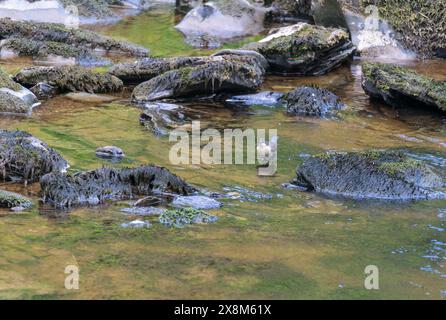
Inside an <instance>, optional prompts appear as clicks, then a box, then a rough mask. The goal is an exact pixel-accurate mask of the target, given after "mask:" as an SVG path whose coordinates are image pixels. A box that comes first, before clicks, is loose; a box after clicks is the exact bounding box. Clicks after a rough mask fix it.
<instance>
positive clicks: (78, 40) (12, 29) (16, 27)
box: [0, 18, 148, 64]
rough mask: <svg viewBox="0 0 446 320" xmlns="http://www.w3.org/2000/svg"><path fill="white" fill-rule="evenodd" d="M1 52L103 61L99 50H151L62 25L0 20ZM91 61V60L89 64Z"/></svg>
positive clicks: (133, 53)
mask: <svg viewBox="0 0 446 320" xmlns="http://www.w3.org/2000/svg"><path fill="white" fill-rule="evenodd" d="M0 40H6V41H4V42H3V43H2V44H3V45H4V46H5V47H3V46H2V51H4V50H6V51H10V52H11V51H12V52H13V53H15V54H18V55H31V56H40V57H42V56H62V57H64V58H67V57H72V58H74V59H76V60H80V61H82V60H83V59H86V60H87V62H88V60H92V61H95V60H99V61H100V60H101V57H99V56H98V55H97V51H98V49H99V50H103V51H105V52H114V53H119V54H122V55H128V56H135V57H145V56H147V55H148V50H147V49H145V48H143V47H140V46H137V45H134V44H131V43H127V42H123V41H117V40H114V39H112V38H109V37H105V36H102V35H99V34H97V33H95V32H92V31H88V30H84V29H76V28H67V27H65V26H64V25H62V24H55V23H39V22H30V21H18V20H11V19H9V18H2V19H0ZM87 64H88V63H87Z"/></svg>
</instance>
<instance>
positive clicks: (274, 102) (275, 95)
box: [226, 91, 284, 107]
mask: <svg viewBox="0 0 446 320" xmlns="http://www.w3.org/2000/svg"><path fill="white" fill-rule="evenodd" d="M283 97H284V94H283V93H281V92H273V91H264V92H259V93H255V94H246V95H241V96H233V97H231V98H229V99H227V100H226V102H227V103H229V104H234V105H243V106H263V107H280V106H282V105H283V101H282V98H283Z"/></svg>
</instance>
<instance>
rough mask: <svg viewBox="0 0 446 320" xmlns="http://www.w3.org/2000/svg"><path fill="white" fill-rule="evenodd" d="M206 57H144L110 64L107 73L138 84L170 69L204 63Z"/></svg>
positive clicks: (129, 82)
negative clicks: (133, 60)
mask: <svg viewBox="0 0 446 320" xmlns="http://www.w3.org/2000/svg"><path fill="white" fill-rule="evenodd" d="M207 60H208V58H207V57H174V58H145V59H142V60H139V61H136V62H129V63H120V64H117V65H114V66H112V67H111V68H110V69H109V71H108V72H109V73H110V74H112V75H114V76H116V77H118V78H119V79H121V80H122V81H124V83H126V84H139V83H141V82H144V81H147V80H150V79H152V78H154V77H156V76H158V75H160V74H163V73H165V72H167V71H170V70H175V69H179V68H183V67H193V66H197V65H200V64H204V63H205V62H206V61H207Z"/></svg>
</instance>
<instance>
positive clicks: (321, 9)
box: [311, 0, 348, 30]
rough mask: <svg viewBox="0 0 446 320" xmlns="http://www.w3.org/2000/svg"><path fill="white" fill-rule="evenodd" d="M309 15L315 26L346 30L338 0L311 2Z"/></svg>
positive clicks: (345, 22) (346, 26)
mask: <svg viewBox="0 0 446 320" xmlns="http://www.w3.org/2000/svg"><path fill="white" fill-rule="evenodd" d="M311 15H312V17H313V20H314V22H315V24H317V25H320V26H324V27H332V28H343V29H344V30H348V25H347V21H346V20H345V17H344V13H343V12H342V8H341V6H340V5H339V2H338V0H323V1H313V3H312V7H311Z"/></svg>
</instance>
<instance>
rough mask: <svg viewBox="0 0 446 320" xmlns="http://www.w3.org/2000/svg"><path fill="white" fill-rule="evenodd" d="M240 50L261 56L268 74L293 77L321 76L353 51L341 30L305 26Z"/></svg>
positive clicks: (296, 27) (345, 33)
mask: <svg viewBox="0 0 446 320" xmlns="http://www.w3.org/2000/svg"><path fill="white" fill-rule="evenodd" d="M242 49H248V50H254V51H257V52H259V53H261V54H262V55H263V56H264V57H265V58H266V59H267V60H268V62H269V65H270V71H272V72H276V73H283V74H294V75H323V74H325V73H327V72H329V71H331V70H333V69H334V68H336V67H339V66H340V65H341V64H342V63H343V62H345V61H346V60H348V59H349V58H350V57H351V56H352V54H353V52H354V50H355V48H354V46H353V44H352V42H351V41H350V36H349V34H348V32H346V31H344V30H343V29H336V28H325V27H321V26H314V25H310V24H307V23H298V24H295V25H292V26H288V27H283V28H280V29H278V30H277V32H275V33H273V34H271V35H269V36H267V37H266V38H264V39H262V40H260V41H259V42H255V43H251V44H248V45H246V46H244V47H243V48H242Z"/></svg>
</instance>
